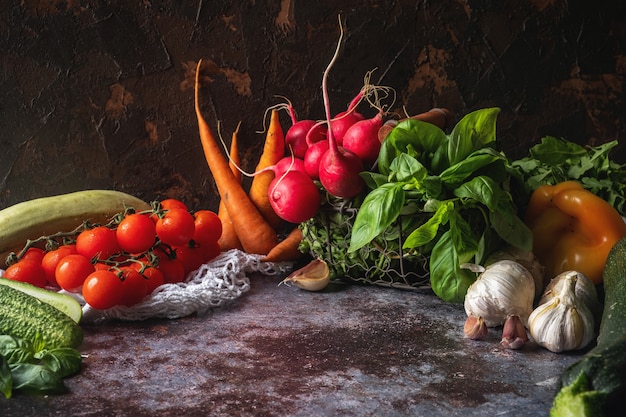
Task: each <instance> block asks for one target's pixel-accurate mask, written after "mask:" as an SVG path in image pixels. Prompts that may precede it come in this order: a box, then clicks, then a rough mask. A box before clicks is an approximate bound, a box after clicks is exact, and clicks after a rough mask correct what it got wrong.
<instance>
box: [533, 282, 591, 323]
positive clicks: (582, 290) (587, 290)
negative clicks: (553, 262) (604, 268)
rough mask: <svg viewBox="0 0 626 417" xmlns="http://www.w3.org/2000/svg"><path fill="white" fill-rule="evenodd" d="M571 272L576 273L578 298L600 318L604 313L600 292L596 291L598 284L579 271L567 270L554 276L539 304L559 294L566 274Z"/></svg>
mask: <svg viewBox="0 0 626 417" xmlns="http://www.w3.org/2000/svg"><path fill="white" fill-rule="evenodd" d="M570 274H576V275H577V279H576V288H575V289H574V290H575V293H576V298H577V299H578V300H580V301H581V302H583V303H585V305H586V306H587V307H589V309H590V310H591V312H592V313H593V315H594V318H597V319H599V318H600V315H601V314H602V304H601V303H600V299H599V298H598V292H597V291H596V286H595V284H594V283H593V281H591V280H590V279H589V278H587V276H586V275H585V274H583V273H582V272H578V271H565V272H562V273H560V274H559V275H557V276H556V277H554V278H552V280H551V281H550V282H549V283H548V285H547V286H546V288H545V290H544V292H543V294H542V296H541V298H540V299H539V302H538V303H537V305H541V304H545V303H547V302H548V301H550V300H551V299H552V298H553V297H555V296H557V295H558V294H559V293H560V292H561V289H562V288H563V285H564V283H565V282H566V280H565V279H564V278H565V276H567V275H570Z"/></svg>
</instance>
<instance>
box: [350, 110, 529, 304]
mask: <svg viewBox="0 0 626 417" xmlns="http://www.w3.org/2000/svg"><path fill="white" fill-rule="evenodd" d="M499 112H500V109H499V108H486V109H482V110H477V111H475V112H472V113H469V114H467V115H466V116H464V117H463V118H462V119H461V120H460V121H459V122H458V123H457V124H456V125H455V126H454V128H453V130H452V132H451V133H450V134H449V135H447V134H446V133H445V132H444V131H442V130H441V129H439V128H438V127H436V126H434V125H431V124H429V123H425V122H422V121H419V120H414V119H407V120H404V121H402V122H400V123H399V124H398V125H397V126H396V127H395V128H394V129H393V131H392V132H391V133H390V134H389V135H388V136H387V138H386V139H385V141H384V142H383V144H382V148H381V151H380V154H379V159H378V172H363V173H362V174H361V175H362V176H363V178H364V179H365V181H366V183H367V185H368V187H369V188H370V189H371V191H370V192H369V193H368V194H367V195H366V196H365V198H364V200H363V203H362V205H361V206H360V208H359V212H358V214H357V216H356V218H355V220H354V225H353V228H352V235H351V239H350V246H349V249H348V252H349V253H350V252H353V251H356V250H359V249H360V248H362V247H363V246H365V245H368V244H369V243H370V242H372V241H373V240H374V239H375V238H377V237H378V236H379V235H380V234H381V233H383V232H384V231H385V230H386V229H387V227H389V225H391V224H392V223H394V222H395V221H396V220H397V219H398V217H399V216H400V215H405V214H407V213H409V214H411V216H412V217H413V218H414V219H415V220H417V221H413V222H405V223H403V224H406V225H407V227H409V228H410V229H407V230H404V231H403V235H404V236H407V237H406V239H405V240H404V244H403V249H404V250H405V251H409V252H410V251H416V252H420V253H428V254H429V255H430V265H429V272H430V284H431V288H432V289H433V291H434V292H435V294H436V295H437V296H439V297H440V298H441V299H443V300H445V301H449V302H457V303H459V302H462V301H463V299H464V297H465V293H466V291H467V288H468V287H469V285H470V284H471V283H472V282H473V281H474V280H475V278H476V276H475V274H474V273H473V272H471V271H469V270H466V269H462V268H461V267H460V265H461V264H462V263H465V262H474V263H480V262H481V261H483V260H484V259H485V258H486V257H487V256H488V255H489V254H490V253H491V252H493V251H495V250H496V249H498V248H500V247H501V246H502V242H503V241H504V242H506V243H508V244H510V245H512V246H515V247H517V248H520V249H523V250H527V251H530V250H532V234H531V232H530V230H529V229H528V228H527V227H526V225H525V224H524V223H523V221H522V220H521V219H520V218H519V217H518V209H517V207H516V205H515V203H514V200H513V197H512V194H511V190H510V185H511V183H512V181H511V179H512V174H513V171H512V170H511V169H510V166H509V163H508V160H507V159H506V157H505V155H504V154H503V153H501V152H499V151H497V150H496V149H495V147H494V145H495V142H496V119H497V116H498V113H499Z"/></svg>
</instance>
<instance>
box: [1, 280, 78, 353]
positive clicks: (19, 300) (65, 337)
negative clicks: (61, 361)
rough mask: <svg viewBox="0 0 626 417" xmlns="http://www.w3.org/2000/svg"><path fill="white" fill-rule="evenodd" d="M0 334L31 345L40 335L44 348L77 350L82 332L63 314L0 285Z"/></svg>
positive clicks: (28, 296)
mask: <svg viewBox="0 0 626 417" xmlns="http://www.w3.org/2000/svg"><path fill="white" fill-rule="evenodd" d="M0 334H7V335H10V336H14V337H19V338H22V339H26V340H28V341H30V342H34V341H35V340H36V339H37V334H39V335H40V337H41V339H42V340H43V342H44V347H45V348H47V349H54V348H61V347H71V348H77V347H78V346H79V345H80V344H81V343H82V341H83V330H82V328H81V327H80V326H79V325H78V323H76V322H75V321H74V320H72V319H71V318H70V316H68V315H67V314H65V313H63V312H61V311H60V310H58V309H57V308H55V307H53V306H51V305H50V304H48V303H45V302H43V301H41V300H40V299H38V298H37V297H33V296H32V295H29V294H27V293H25V292H22V291H20V290H18V289H15V288H13V287H10V286H8V285H0Z"/></svg>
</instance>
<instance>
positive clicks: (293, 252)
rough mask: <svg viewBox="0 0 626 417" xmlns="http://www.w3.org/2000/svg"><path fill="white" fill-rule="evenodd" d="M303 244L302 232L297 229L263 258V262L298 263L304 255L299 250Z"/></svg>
mask: <svg viewBox="0 0 626 417" xmlns="http://www.w3.org/2000/svg"><path fill="white" fill-rule="evenodd" d="M300 242H302V230H300V228H298V227H295V228H294V229H293V230H292V231H291V232H290V233H289V234H288V235H287V237H285V239H283V240H281V241H280V242H278V244H277V245H276V246H274V248H273V249H272V250H271V251H270V252H269V253H268V254H267V255H266V256H264V257H263V258H261V261H262V262H286V261H296V260H298V259H300V258H301V257H302V255H304V254H303V253H302V252H300V251H299V250H298V246H299V245H300Z"/></svg>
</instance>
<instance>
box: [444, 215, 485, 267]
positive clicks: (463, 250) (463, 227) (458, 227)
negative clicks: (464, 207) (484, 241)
mask: <svg viewBox="0 0 626 417" xmlns="http://www.w3.org/2000/svg"><path fill="white" fill-rule="evenodd" d="M450 232H451V237H452V245H453V246H454V250H455V252H456V254H457V256H458V257H459V259H463V261H462V262H466V261H465V260H469V259H471V258H472V257H474V255H475V254H476V252H477V251H478V246H479V245H478V240H477V239H476V237H475V236H474V233H473V232H472V227H471V226H470V224H469V222H467V221H466V220H465V219H464V218H463V217H462V216H461V215H460V214H459V212H458V211H454V212H452V213H450Z"/></svg>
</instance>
